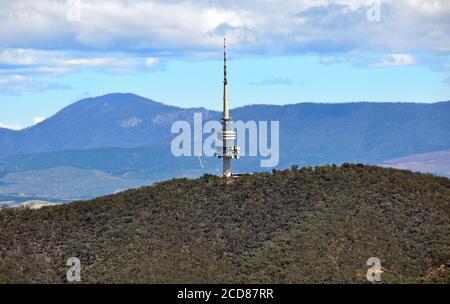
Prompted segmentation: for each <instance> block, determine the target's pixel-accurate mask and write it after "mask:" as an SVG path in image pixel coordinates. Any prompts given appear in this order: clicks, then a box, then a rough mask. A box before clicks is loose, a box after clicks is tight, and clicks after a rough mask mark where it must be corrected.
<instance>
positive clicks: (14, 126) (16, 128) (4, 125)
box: [0, 122, 23, 130]
mask: <svg viewBox="0 0 450 304" xmlns="http://www.w3.org/2000/svg"><path fill="white" fill-rule="evenodd" d="M0 128H5V129H11V130H20V129H23V127H22V126H21V125H17V124H16V125H11V124H5V123H2V122H0Z"/></svg>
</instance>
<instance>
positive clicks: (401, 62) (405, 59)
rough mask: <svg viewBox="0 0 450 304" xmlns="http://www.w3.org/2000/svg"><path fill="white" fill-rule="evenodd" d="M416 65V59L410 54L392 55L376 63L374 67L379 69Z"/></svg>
mask: <svg viewBox="0 0 450 304" xmlns="http://www.w3.org/2000/svg"><path fill="white" fill-rule="evenodd" d="M415 63H416V59H415V58H414V56H412V55H410V54H391V55H388V56H385V57H383V58H382V59H381V60H380V61H379V62H377V63H375V64H374V66H375V67H378V68H385V67H401V66H408V65H413V64H415Z"/></svg>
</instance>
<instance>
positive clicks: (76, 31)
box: [0, 0, 450, 129]
mask: <svg viewBox="0 0 450 304" xmlns="http://www.w3.org/2000/svg"><path fill="white" fill-rule="evenodd" d="M0 3H1V7H2V8H4V9H3V10H2V11H1V12H0V29H4V30H0V127H9V128H15V129H20V128H23V127H27V126H30V125H32V124H34V123H36V122H38V121H40V120H42V119H44V118H47V117H49V116H51V115H53V114H54V113H56V112H57V111H58V110H60V109H62V108H63V107H65V106H67V105H68V104H70V103H73V102H75V101H76V100H79V99H81V98H84V97H88V96H97V95H102V94H107V93H111V92H132V93H136V94H138V95H142V96H144V97H147V98H150V99H154V100H157V101H160V102H163V103H167V104H171V105H176V106H181V107H193V106H203V107H206V108H210V109H217V110H218V109H220V108H221V98H222V96H221V95H222V77H223V76H222V58H221V56H222V49H221V48H222V37H223V36H227V39H228V53H229V62H228V69H229V73H228V75H229V85H230V88H229V90H230V102H231V105H232V107H237V106H243V105H246V104H254V103H270V104H286V103H296V102H349V101H385V102H396V101H402V102H436V101H443V100H450V56H449V54H450V1H444V0H443V1H438V0H417V1H415V0H410V1H406V0H404V1H403V0H400V1H399V0H397V1H357V0H347V1H345V0H336V1H331V0H330V1H326V0H323V1H301V0H296V1H289V0H288V1H273V0H272V1H268V0H267V1H264V0H260V1H257V0H244V1H201V0H200V1H195V2H194V1H183V2H179V1H125V0H113V1H100V0H99V1H86V0H84V1H83V0H80V1H77V0H69V1H58V0H54V1H52V0H43V1H42V2H37V1H28V0H19V1H16V2H11V1H2V0H0ZM37 3H38V4H37ZM78 12H79V13H80V14H79V15H77V13H78ZM377 13H379V16H378V15H377ZM78 17H79V18H78Z"/></svg>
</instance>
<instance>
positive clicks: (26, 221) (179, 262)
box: [0, 164, 450, 283]
mask: <svg viewBox="0 0 450 304" xmlns="http://www.w3.org/2000/svg"><path fill="white" fill-rule="evenodd" d="M449 216H450V180H449V179H447V178H443V177H435V176H431V175H424V174H419V173H412V172H408V171H402V170H396V169H385V168H380V167H372V166H363V165H349V164H344V165H342V166H341V167H336V166H322V167H316V168H314V169H313V168H302V169H296V168H293V169H291V170H285V171H276V172H274V173H273V174H270V173H258V174H253V175H245V176H242V177H240V178H239V179H237V180H235V181H232V182H227V181H225V180H224V179H221V178H218V177H214V176H210V177H204V178H200V179H197V180H187V179H174V180H170V181H166V182H161V183H159V184H157V185H154V186H151V187H143V188H140V189H136V190H128V191H125V192H122V193H119V194H115V195H110V196H105V197H100V198H97V199H94V200H91V201H88V202H74V203H71V204H68V205H61V206H52V207H44V208H42V209H39V210H20V209H19V210H17V209H4V210H1V211H0V282H65V273H66V271H67V269H68V267H67V266H66V265H65V264H66V261H67V259H68V258H69V257H78V258H79V259H80V260H81V263H82V273H81V277H82V281H83V282H114V283H116V282H129V283H131V282H133V283H134V282H139V283H161V282H171V283H174V282H182V283H188V282H189V283H197V282H209V283H213V282H245V283H249V282H270V283H281V282H286V283H320V282H361V283H364V282H367V281H366V279H365V273H366V271H367V266H366V261H367V259H368V258H369V257H379V258H380V259H381V262H382V267H383V271H384V272H383V274H382V282H384V283H391V282H446V283H450V273H449V269H448V265H449V263H450V250H449V248H450V238H449V234H448V231H449V229H450V223H449Z"/></svg>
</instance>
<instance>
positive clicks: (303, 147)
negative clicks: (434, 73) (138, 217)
mask: <svg viewBox="0 0 450 304" xmlns="http://www.w3.org/2000/svg"><path fill="white" fill-rule="evenodd" d="M195 112H201V113H202V114H203V120H204V121H207V120H211V119H219V118H220V113H219V112H217V111H210V110H207V109H204V108H189V109H184V108H178V107H174V106H168V105H164V104H162V103H159V102H155V101H152V100H149V99H146V98H143V97H140V96H137V95H134V94H108V95H104V96H100V97H95V98H88V99H83V100H80V101H78V102H76V103H74V104H72V105H70V106H68V107H66V108H64V109H63V110H61V111H59V112H58V113H56V114H55V115H54V116H52V117H50V118H49V119H47V120H45V121H43V122H42V123H39V124H37V125H35V126H33V127H30V128H27V129H25V130H21V131H12V130H7V129H0V201H1V197H2V195H3V196H9V195H23V194H26V195H29V196H32V197H41V198H42V197H43V198H50V199H54V198H58V189H59V188H60V189H67V188H68V187H67V185H65V186H64V187H63V186H62V185H60V186H59V188H58V187H57V186H56V185H54V181H55V180H59V181H61V183H68V184H69V185H72V186H73V187H77V188H76V189H78V190H77V191H79V193H80V197H83V198H84V197H92V196H96V195H100V194H106V193H107V192H96V191H93V190H92V191H91V192H83V189H86V187H84V186H82V185H81V184H80V185H75V184H74V183H76V182H75V180H78V181H80V182H81V180H82V179H80V176H81V175H82V174H84V173H83V172H85V174H86V176H89V181H90V183H93V182H95V180H96V176H99V178H98V182H99V183H101V184H102V187H101V189H105V190H104V191H107V189H119V188H120V189H124V188H126V187H127V185H128V187H135V186H136V185H140V184H148V183H151V182H153V181H156V180H161V179H167V178H171V177H177V176H187V177H194V176H199V175H201V174H204V173H208V174H214V173H218V172H219V171H220V167H221V163H220V161H218V160H217V159H215V158H213V157H209V158H208V157H200V158H199V157H181V158H177V157H174V156H173V155H172V154H171V152H170V141H171V139H172V138H173V136H175V135H174V134H171V132H170V129H171V125H172V123H173V122H174V121H176V120H187V121H190V122H192V120H193V115H194V113H195ZM231 114H232V117H233V119H234V120H242V121H249V120H255V121H263V120H267V121H271V120H277V121H279V122H280V162H279V164H278V166H277V168H286V167H288V166H291V165H292V164H298V165H300V166H311V165H318V164H324V163H337V164H339V163H342V162H361V163H370V164H378V163H382V162H384V161H387V160H390V159H393V158H398V157H404V156H409V155H415V154H420V153H427V152H434V151H444V150H449V149H450V136H449V135H450V119H449V118H450V102H440V103H431V104H420V103H417V104H416V103H369V102H358V103H345V104H317V103H299V104H292V105H284V106H277V105H249V106H245V107H240V108H236V109H234V110H232V113H231ZM233 167H234V168H236V170H238V171H260V170H270V169H271V168H260V167H259V158H257V157H256V158H255V157H253V158H252V157H243V158H241V159H240V160H238V161H236V162H234V163H233ZM70 168H77V169H80V170H84V171H77V170H72V169H70ZM50 169H51V170H50ZM46 172H50V173H51V174H52V177H51V178H49V179H48V181H46V178H45V174H47V173H46ZM74 172H75V173H76V174H75V173H74ZM50 173H49V174H50ZM68 173H70V174H71V175H72V178H71V177H70V176H68V175H67V174H68ZM28 176H35V177H36V178H37V179H40V182H39V183H38V184H36V183H34V182H33V183H32V181H31V180H30V179H29V178H27V177H28ZM74 176H75V177H76V179H75V178H74ZM113 176H116V177H117V179H114V178H112V177H113ZM100 177H101V178H100ZM106 177H107V178H106ZM107 183H111V184H107ZM56 188H57V189H56ZM27 189H28V190H27ZM98 189H100V188H98ZM94 190H95V189H94ZM75 192H76V191H75ZM66 194H67V191H66V193H64V194H63V193H61V195H60V197H66V196H65V195H66Z"/></svg>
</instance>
